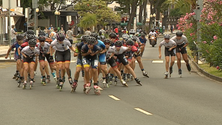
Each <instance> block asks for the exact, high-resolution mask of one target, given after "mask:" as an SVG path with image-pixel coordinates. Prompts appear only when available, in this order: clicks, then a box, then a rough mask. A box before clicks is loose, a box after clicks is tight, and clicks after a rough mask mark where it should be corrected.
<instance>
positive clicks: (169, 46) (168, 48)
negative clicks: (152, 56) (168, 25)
mask: <svg viewBox="0 0 222 125" xmlns="http://www.w3.org/2000/svg"><path fill="white" fill-rule="evenodd" d="M162 46H165V60H166V64H165V67H166V72H165V79H167V78H168V74H169V73H168V71H169V62H170V56H171V63H170V77H171V74H172V73H173V65H174V61H175V56H176V50H175V48H176V47H177V44H176V43H175V42H174V41H173V40H170V36H169V35H165V36H164V40H163V41H162V42H161V43H160V45H159V58H160V59H161V47H162Z"/></svg>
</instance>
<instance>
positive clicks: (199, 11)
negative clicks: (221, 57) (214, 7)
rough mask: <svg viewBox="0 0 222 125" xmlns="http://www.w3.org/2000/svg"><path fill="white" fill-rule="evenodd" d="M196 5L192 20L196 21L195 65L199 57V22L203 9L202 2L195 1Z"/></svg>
mask: <svg viewBox="0 0 222 125" xmlns="http://www.w3.org/2000/svg"><path fill="white" fill-rule="evenodd" d="M196 3H197V6H196V9H195V10H194V12H195V14H196V15H195V16H194V18H195V19H196V21H197V41H196V43H197V44H196V47H197V54H196V56H197V58H196V63H197V64H198V60H199V57H200V52H199V47H198V43H199V42H201V31H200V29H201V24H200V22H199V20H200V15H201V10H202V9H203V0H197V1H196Z"/></svg>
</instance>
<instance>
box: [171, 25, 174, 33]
mask: <svg viewBox="0 0 222 125" xmlns="http://www.w3.org/2000/svg"><path fill="white" fill-rule="evenodd" d="M173 29H174V27H173V25H171V27H170V30H171V33H173Z"/></svg>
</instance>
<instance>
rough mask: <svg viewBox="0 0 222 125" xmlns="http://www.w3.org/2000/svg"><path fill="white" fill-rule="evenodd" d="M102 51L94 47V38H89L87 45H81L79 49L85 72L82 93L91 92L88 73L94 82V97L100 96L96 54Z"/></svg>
mask: <svg viewBox="0 0 222 125" xmlns="http://www.w3.org/2000/svg"><path fill="white" fill-rule="evenodd" d="M101 51H102V49H101V48H100V47H99V46H97V45H96V38H94V37H89V38H88V42H87V44H85V45H83V46H82V48H81V53H82V56H83V59H82V63H83V66H84V72H85V84H84V90H83V91H84V93H85V94H88V93H89V91H90V90H91V82H90V72H91V75H92V77H93V81H94V93H95V94H96V95H99V94H100V88H99V87H98V63H99V60H98V59H99V58H98V54H99V53H100V52H101Z"/></svg>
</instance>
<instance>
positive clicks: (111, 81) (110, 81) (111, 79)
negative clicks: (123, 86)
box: [109, 75, 113, 85]
mask: <svg viewBox="0 0 222 125" xmlns="http://www.w3.org/2000/svg"><path fill="white" fill-rule="evenodd" d="M109 83H110V85H112V84H113V77H112V75H110V76H109Z"/></svg>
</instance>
